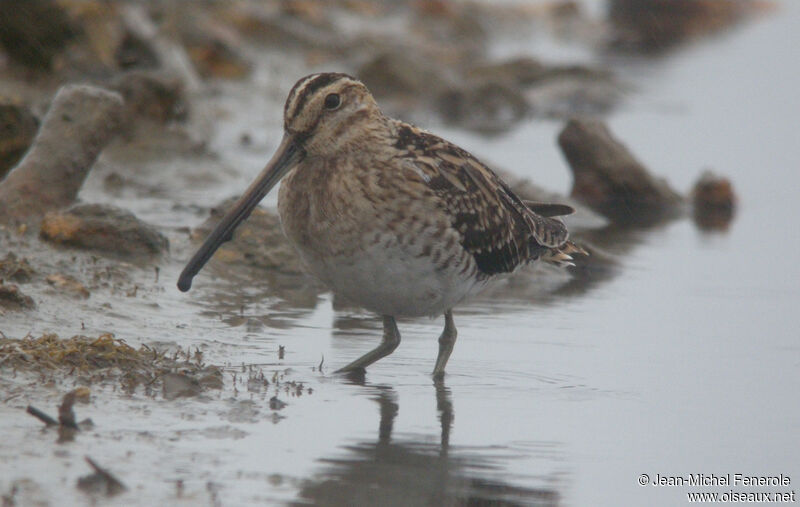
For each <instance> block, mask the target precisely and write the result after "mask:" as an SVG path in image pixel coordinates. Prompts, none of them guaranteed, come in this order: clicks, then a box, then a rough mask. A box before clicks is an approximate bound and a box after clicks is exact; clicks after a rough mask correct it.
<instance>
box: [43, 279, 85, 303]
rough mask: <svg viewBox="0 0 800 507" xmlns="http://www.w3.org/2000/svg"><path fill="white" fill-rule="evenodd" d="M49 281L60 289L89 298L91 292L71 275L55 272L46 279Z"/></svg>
mask: <svg viewBox="0 0 800 507" xmlns="http://www.w3.org/2000/svg"><path fill="white" fill-rule="evenodd" d="M45 280H46V281H47V283H49V284H50V285H52V286H53V287H55V288H56V289H58V290H60V291H61V292H65V293H68V294H70V295H72V296H76V297H79V298H82V299H88V298H89V295H90V292H89V289H87V288H86V286H84V285H83V284H82V283H80V282H79V281H78V280H76V279H75V278H73V277H71V276H69V275H62V274H58V273H56V274H53V275H48V277H47V278H46V279H45Z"/></svg>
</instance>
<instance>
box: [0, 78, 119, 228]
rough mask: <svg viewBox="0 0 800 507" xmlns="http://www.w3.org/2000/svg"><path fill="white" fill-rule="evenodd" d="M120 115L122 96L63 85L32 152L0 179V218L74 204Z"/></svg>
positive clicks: (24, 216)
mask: <svg viewBox="0 0 800 507" xmlns="http://www.w3.org/2000/svg"><path fill="white" fill-rule="evenodd" d="M122 118H123V101H122V98H121V97H120V95H119V94H117V93H115V92H110V91H108V90H104V89H102V88H97V87H93V86H87V85H66V86H63V87H61V88H60V89H59V90H58V92H57V93H56V96H55V98H54V99H53V102H52V104H51V105H50V109H49V110H48V111H47V114H46V115H45V117H44V119H43V121H42V126H41V128H40V129H39V132H38V133H37V135H36V139H34V141H33V144H32V145H31V148H30V150H29V151H28V153H27V154H26V155H25V157H24V158H23V159H22V160H21V161H20V163H19V164H18V165H17V166H16V167H15V168H14V169H12V170H11V172H10V173H9V174H8V175H7V176H6V178H5V179H4V180H2V181H0V222H4V221H5V222H9V221H28V220H29V219H32V218H34V219H35V218H37V217H40V216H41V215H43V214H44V213H45V212H46V211H49V210H52V209H57V208H62V207H64V206H67V205H69V204H71V203H72V202H73V201H74V200H75V197H76V196H77V195H78V191H79V190H80V189H81V186H82V185H83V181H84V180H85V179H86V175H87V174H88V171H89V169H90V168H91V166H92V165H93V164H94V162H95V160H96V159H97V156H98V155H99V154H100V151H101V150H102V149H103V148H104V147H105V145H106V144H107V143H108V142H109V141H110V140H111V139H112V138H113V136H114V134H115V133H116V131H117V130H118V128H119V126H120V124H121V123H122Z"/></svg>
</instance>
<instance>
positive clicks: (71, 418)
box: [58, 391, 78, 430]
mask: <svg viewBox="0 0 800 507" xmlns="http://www.w3.org/2000/svg"><path fill="white" fill-rule="evenodd" d="M74 404H75V391H70V392H68V393H67V394H65V395H64V399H63V400H62V401H61V405H60V406H59V407H58V422H59V423H61V426H65V427H67V428H70V429H73V430H77V429H78V423H77V422H75V412H74V411H73V410H72V405H74Z"/></svg>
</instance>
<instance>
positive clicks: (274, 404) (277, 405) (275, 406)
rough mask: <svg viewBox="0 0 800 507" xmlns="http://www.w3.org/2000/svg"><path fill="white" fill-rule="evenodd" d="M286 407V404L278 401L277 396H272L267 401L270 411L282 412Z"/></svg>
mask: <svg viewBox="0 0 800 507" xmlns="http://www.w3.org/2000/svg"><path fill="white" fill-rule="evenodd" d="M286 405H288V404H287V403H286V402H285V401H281V400H279V399H278V397H277V396H273V397H272V398H270V399H269V408H271V409H272V410H282V409H284V408H286Z"/></svg>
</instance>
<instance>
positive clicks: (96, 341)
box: [0, 334, 222, 394]
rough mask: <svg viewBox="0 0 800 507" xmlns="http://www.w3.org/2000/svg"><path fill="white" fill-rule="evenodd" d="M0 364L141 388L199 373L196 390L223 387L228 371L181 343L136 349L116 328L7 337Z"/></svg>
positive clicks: (0, 341)
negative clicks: (171, 347) (63, 334)
mask: <svg viewBox="0 0 800 507" xmlns="http://www.w3.org/2000/svg"><path fill="white" fill-rule="evenodd" d="M0 368H2V369H6V370H8V369H12V370H26V371H33V372H38V373H42V372H45V371H51V372H60V373H62V374H66V375H72V374H78V375H81V376H82V377H84V378H85V377H88V378H90V379H93V380H118V381H120V382H121V383H122V384H123V386H124V387H125V388H127V389H135V387H136V386H137V385H139V384H143V385H146V386H151V387H152V386H153V385H154V384H155V383H157V382H159V381H162V382H163V377H164V376H165V375H172V376H174V375H179V376H182V377H185V378H190V379H193V381H196V383H197V385H198V386H199V390H198V391H197V392H196V393H194V394H198V393H199V392H201V391H202V390H205V389H209V388H211V389H220V388H221V387H222V371H221V370H220V369H219V368H217V367H215V366H211V365H206V364H204V363H203V362H202V356H201V355H194V356H193V355H192V354H191V353H190V352H188V351H183V350H180V349H179V350H177V351H176V352H174V353H172V354H169V353H167V352H166V351H163V352H160V351H157V350H156V349H153V348H150V347H148V346H146V345H142V346H141V347H139V348H138V349H135V348H133V347H131V346H130V345H128V344H127V343H125V341H124V340H120V339H118V338H114V336H113V335H111V334H104V335H101V336H99V337H97V338H89V337H87V336H82V335H76V336H73V337H71V338H66V339H62V338H59V337H58V336H57V335H55V334H43V335H42V336H40V337H38V338H34V337H32V336H27V337H25V338H22V339H11V338H3V339H0Z"/></svg>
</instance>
